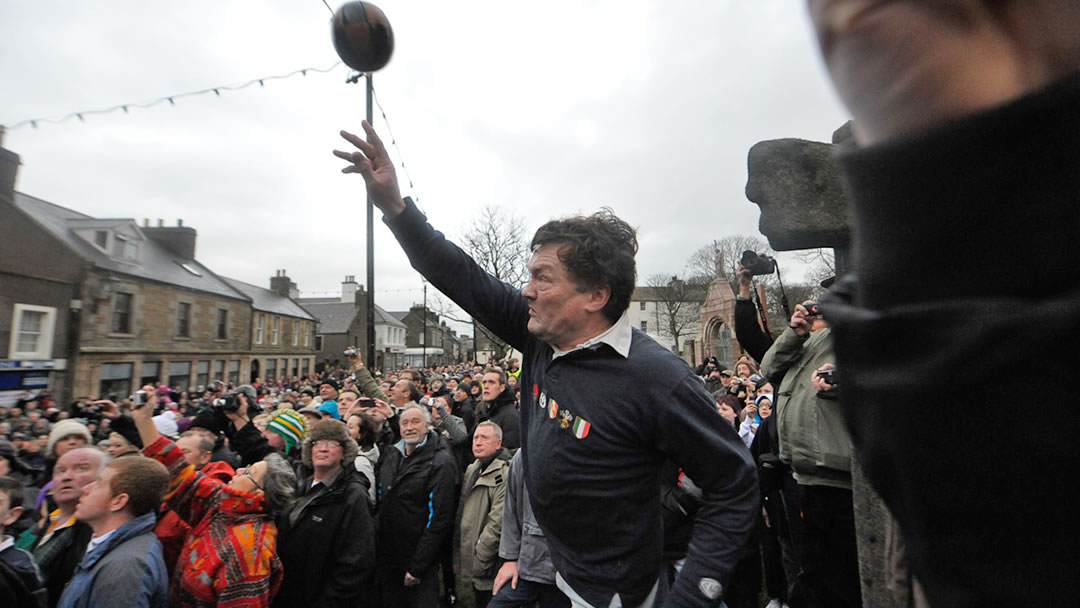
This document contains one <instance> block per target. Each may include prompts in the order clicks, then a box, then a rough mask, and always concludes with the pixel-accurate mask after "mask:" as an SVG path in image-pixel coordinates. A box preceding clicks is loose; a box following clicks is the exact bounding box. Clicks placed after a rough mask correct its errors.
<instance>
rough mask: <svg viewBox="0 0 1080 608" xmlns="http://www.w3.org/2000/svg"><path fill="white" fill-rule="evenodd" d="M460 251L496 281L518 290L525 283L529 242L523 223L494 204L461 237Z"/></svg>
mask: <svg viewBox="0 0 1080 608" xmlns="http://www.w3.org/2000/svg"><path fill="white" fill-rule="evenodd" d="M461 248H462V249H464V250H465V251H466V252H467V253H468V254H469V255H470V256H472V259H474V260H476V263H477V264H479V265H480V267H481V268H483V269H484V270H486V271H488V272H489V273H491V274H492V275H493V276H494V277H495V278H496V279H499V280H500V281H505V282H507V283H509V284H511V285H513V286H514V287H517V288H521V287H524V286H525V283H527V282H528V281H529V257H530V256H531V254H530V252H529V242H528V235H527V234H526V232H525V220H523V219H521V217H520V216H518V215H517V214H515V213H514V212H512V211H509V210H506V209H503V208H502V207H500V206H498V205H488V206H486V207H484V208H483V209H481V210H480V213H479V214H478V215H477V216H476V217H475V218H473V220H472V221H471V222H469V228H468V230H466V231H465V233H464V234H462V235H461Z"/></svg>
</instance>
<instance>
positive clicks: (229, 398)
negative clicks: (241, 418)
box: [213, 393, 240, 412]
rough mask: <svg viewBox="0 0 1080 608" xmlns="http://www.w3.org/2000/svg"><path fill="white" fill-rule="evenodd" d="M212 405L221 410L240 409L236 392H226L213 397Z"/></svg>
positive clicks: (231, 410) (233, 410)
mask: <svg viewBox="0 0 1080 608" xmlns="http://www.w3.org/2000/svg"><path fill="white" fill-rule="evenodd" d="M213 405H214V407H215V408H217V409H219V410H221V411H223V412H235V411H237V410H239V409H240V397H238V396H237V394H236V393H227V394H224V395H222V396H220V397H218V398H217V399H214V403H213Z"/></svg>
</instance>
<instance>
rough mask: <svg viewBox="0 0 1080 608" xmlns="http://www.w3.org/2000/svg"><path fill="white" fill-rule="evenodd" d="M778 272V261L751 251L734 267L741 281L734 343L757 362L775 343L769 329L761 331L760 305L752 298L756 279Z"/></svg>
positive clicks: (737, 297)
mask: <svg viewBox="0 0 1080 608" xmlns="http://www.w3.org/2000/svg"><path fill="white" fill-rule="evenodd" d="M776 270H777V267H776V260H774V259H773V258H771V257H769V256H767V255H763V254H757V253H754V252H753V251H749V250H747V251H744V252H743V254H742V258H740V260H739V262H738V264H737V265H736V267H735V273H736V275H738V278H739V293H738V295H737V296H735V319H734V322H735V339H736V340H738V341H739V345H740V346H742V347H743V350H745V351H746V352H747V353H748V354H749V355H750V356H751V357H753V358H754V360H755V361H761V359H762V358H763V357H764V356H765V352H766V351H768V350H769V347H770V346H772V342H773V340H772V336H771V335H770V334H769V331H768V327H767V326H766V327H762V324H761V323H759V321H758V319H759V317H758V315H759V310H758V306H759V305H760V303H755V301H754V298H753V296H754V292H753V283H754V277H755V276H761V275H769V274H773V273H774V272H776Z"/></svg>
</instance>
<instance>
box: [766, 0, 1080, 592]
mask: <svg viewBox="0 0 1080 608" xmlns="http://www.w3.org/2000/svg"><path fill="white" fill-rule="evenodd" d="M809 6H810V12H811V15H812V17H813V20H814V25H815V26H816V29H817V34H818V39H819V41H820V42H821V48H822V52H823V55H824V58H825V62H826V64H827V66H828V68H829V71H830V72H831V75H832V78H833V81H834V83H835V84H836V87H837V90H838V92H839V94H840V97H841V99H843V101H844V102H845V103H846V104H847V106H848V108H849V109H850V110H851V112H852V114H853V115H854V135H855V142H856V145H854V146H852V147H850V148H849V149H847V150H845V151H844V152H842V153H841V154H840V155H839V156H838V162H839V165H840V168H841V170H842V172H843V176H844V179H845V180H846V188H847V194H848V198H849V201H850V205H851V215H850V216H851V217H852V219H853V222H854V239H853V247H852V251H851V255H850V258H851V259H852V260H855V261H856V267H855V269H854V270H855V273H854V276H853V277H850V278H851V279H853V281H848V282H847V284H846V285H844V286H842V287H843V291H844V292H845V293H843V294H837V295H838V297H837V301H831V302H827V303H823V307H824V310H825V313H826V316H827V317H828V319H829V323H830V324H831V325H832V327H833V330H834V336H835V341H836V347H835V348H836V355H837V357H836V358H837V361H836V363H837V372H836V373H837V374H838V378H839V379H840V383H841V385H842V386H843V388H842V389H841V390H842V393H843V395H842V397H841V400H842V402H843V403H844V406H845V408H846V414H847V417H848V422H849V425H850V428H851V430H852V437H853V441H854V443H855V446H856V448H857V452H858V454H859V458H860V463H861V465H862V468H863V470H864V471H865V473H866V475H867V477H868V478H869V480H870V482H871V483H872V484H873V486H874V488H875V489H876V490H877V491H878V492H879V493H880V494H881V496H882V498H883V499H884V501H885V503H886V505H888V507H889V509H890V511H891V512H892V514H893V515H894V516H895V517H896V519H897V521H898V523H899V524H900V528H901V530H902V532H903V535H904V538H905V541H906V548H907V561H908V563H909V564H910V566H911V569H912V571H913V573H914V575H915V577H916V579H917V580H918V581H919V582H920V583H921V585H922V588H923V590H924V591H925V598H920V601H923V600H925V602H926V603H929V604H930V605H932V606H935V607H944V606H949V607H953V608H966V607H969V606H988V605H999V606H1052V605H1064V604H1067V603H1070V602H1073V601H1075V598H1076V597H1080V577H1077V576H1076V572H1077V571H1080V544H1078V543H1076V542H1075V539H1076V538H1077V537H1078V536H1080V521H1078V519H1077V517H1076V515H1075V513H1074V512H1073V511H1072V510H1071V509H1068V508H1057V507H1052V508H1047V506H1048V505H1056V506H1061V505H1068V504H1072V502H1073V501H1074V498H1073V496H1072V491H1071V490H1072V484H1069V483H1062V482H1061V477H1060V475H1061V472H1062V471H1074V470H1076V469H1077V468H1078V465H1080V448H1078V445H1080V444H1078V443H1077V441H1076V437H1077V436H1078V435H1080V410H1078V408H1077V407H1076V405H1077V403H1076V402H1077V399H1076V398H1075V397H1070V398H1066V399H1062V400H1061V401H1060V402H1059V403H1057V404H1055V405H1053V406H1051V407H1050V408H1049V409H1044V410H1043V414H1044V415H1045V416H1046V419H1047V420H1052V423H1051V424H1040V425H1030V426H1027V427H1018V426H1017V425H1016V424H1015V422H1016V408H1015V404H1014V403H1013V402H1012V401H1011V400H1008V399H1001V394H1002V391H1003V390H1004V391H1006V392H1011V393H1015V394H1022V393H1024V392H1025V391H1027V390H1028V386H1027V385H1028V383H1029V382H1030V380H1029V378H1027V377H1018V376H1017V375H1016V373H1015V362H1016V361H1017V360H1029V359H1038V360H1045V359H1046V358H1047V357H1048V356H1050V353H1055V354H1054V355H1053V356H1052V358H1053V365H1050V366H1047V367H1046V368H1044V369H1043V370H1042V371H1041V373H1040V376H1039V382H1040V388H1041V389H1043V390H1047V391H1049V392H1051V393H1054V394H1062V395H1070V394H1072V391H1071V390H1070V389H1071V388H1072V385H1073V384H1074V383H1075V380H1074V377H1073V375H1072V374H1073V371H1074V370H1075V369H1076V368H1077V367H1078V365H1080V358H1078V355H1077V354H1076V352H1075V351H1069V350H1065V351H1058V350H1057V349H1056V348H1055V346H1057V345H1059V344H1062V342H1063V341H1064V342H1065V343H1068V341H1069V339H1070V338H1071V337H1072V336H1075V335H1077V330H1078V327H1077V314H1076V311H1077V309H1078V308H1080V295H1078V294H1080V291H1078V289H1077V287H1078V284H1080V249H1077V248H1076V247H1075V240H1076V235H1077V226H1078V225H1080V205H1077V197H1078V194H1077V193H1078V192H1080V173H1078V172H1077V171H1075V170H1074V164H1075V159H1076V158H1077V157H1080V113H1078V112H1077V110H1076V108H1077V104H1078V103H1080V74H1077V71H1078V66H1080V35H1078V34H1080V3H1077V2H1073V1H1070V0H1024V1H1022V2H1021V1H1019V0H995V1H989V0H983V1H976V0H971V1H964V2H958V1H950V2H917V1H912V0H908V1H892V2H866V1H862V0H812V1H810V2H809ZM960 235H962V236H960ZM1023 235H1037V238H1024V237H1023ZM1017 236H1019V237H1021V238H1016V237H1017ZM943 261H946V262H945V263H943ZM927 269H933V270H932V271H930V272H927V271H926V270H927ZM1002 277H1020V279H1019V280H1002ZM834 289H835V288H834ZM942 369H948V370H950V373H948V374H942V373H941V370H942ZM781 392H782V391H781ZM928 395H932V396H935V397H932V398H931V399H930V401H932V402H933V401H934V400H935V399H936V403H937V404H938V405H940V406H942V407H946V406H947V408H948V411H949V412H950V415H949V416H947V417H945V418H944V419H942V420H937V421H936V422H935V426H934V428H932V429H928V428H927V427H926V424H925V421H926V416H925V414H924V413H925V412H926V411H927V409H926V408H927V407H929V408H930V409H931V411H932V410H933V408H934V407H935V404H934V403H928V401H927V396H928ZM916 405H917V410H918V411H916ZM1003 432H1004V434H1005V436H1007V442H1006V443H1003V441H1005V436H1003ZM913 446H918V449H913ZM1007 446H1022V447H1021V448H1020V449H1008V447H1007ZM1033 497H1037V500H1034V499H1033ZM973 500H975V501H976V502H977V504H978V508H977V509H961V508H957V505H962V504H971V502H972V501H973ZM1032 522H1038V523H1037V525H1032Z"/></svg>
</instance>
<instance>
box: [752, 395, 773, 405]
mask: <svg viewBox="0 0 1080 608" xmlns="http://www.w3.org/2000/svg"><path fill="white" fill-rule="evenodd" d="M766 399H768V401H769V407H772V404H773V403H774V401H773V396H772V395H771V394H770V393H762V394H760V395H758V396H757V399H755V400H754V405H758V406H760V405H761V402H762V401H764V400H766Z"/></svg>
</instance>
